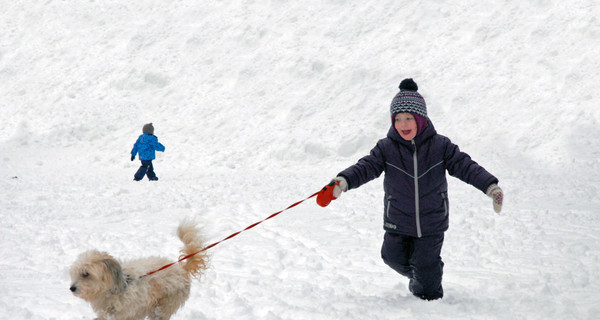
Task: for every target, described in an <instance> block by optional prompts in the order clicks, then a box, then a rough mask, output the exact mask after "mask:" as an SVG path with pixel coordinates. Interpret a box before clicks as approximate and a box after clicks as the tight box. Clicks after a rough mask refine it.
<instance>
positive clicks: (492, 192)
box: [486, 183, 504, 213]
mask: <svg viewBox="0 0 600 320" xmlns="http://www.w3.org/2000/svg"><path fill="white" fill-rule="evenodd" d="M486 194H487V195H488V197H490V198H492V200H493V201H494V211H496V213H500V211H502V200H504V193H502V189H500V187H498V185H497V184H495V183H494V184H492V185H490V186H489V187H488V189H487V192H486Z"/></svg>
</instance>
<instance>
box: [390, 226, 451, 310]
mask: <svg viewBox="0 0 600 320" xmlns="http://www.w3.org/2000/svg"><path fill="white" fill-rule="evenodd" d="M383 239H384V240H383V246H382V247H381V257H382V258H383V261H384V262H385V263H386V264H387V265H388V266H390V267H391V268H392V269H394V270H396V271H397V272H398V273H400V274H401V275H403V276H405V277H407V278H409V279H410V282H409V285H408V288H409V290H410V292H412V294H413V295H415V296H417V297H419V298H421V299H424V300H435V299H440V298H442V297H443V296H444V289H443V288H442V274H443V268H444V262H442V257H441V256H440V254H441V252H442V244H443V243H444V234H443V233H442V234H436V235H431V236H424V237H421V238H415V237H410V236H404V235H400V234H395V233H391V232H386V233H385V236H384V238H383Z"/></svg>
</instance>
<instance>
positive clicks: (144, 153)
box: [131, 133, 165, 160]
mask: <svg viewBox="0 0 600 320" xmlns="http://www.w3.org/2000/svg"><path fill="white" fill-rule="evenodd" d="M155 150H156V151H165V146H163V145H162V144H161V143H160V142H158V138H157V137H156V136H155V135H152V134H149V133H144V134H142V135H140V136H139V138H138V139H137V141H136V142H135V144H134V145H133V149H131V155H132V156H134V157H135V155H136V154H137V153H139V154H140V160H154V159H155V158H156V154H155V153H154V151H155Z"/></svg>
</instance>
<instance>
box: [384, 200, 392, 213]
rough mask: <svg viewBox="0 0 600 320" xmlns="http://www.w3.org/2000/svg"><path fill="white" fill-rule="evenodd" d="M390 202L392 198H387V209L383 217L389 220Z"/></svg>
mask: <svg viewBox="0 0 600 320" xmlns="http://www.w3.org/2000/svg"><path fill="white" fill-rule="evenodd" d="M391 201H392V196H391V195H390V196H388V197H387V209H386V210H385V216H386V217H387V218H388V219H389V218H390V202H391Z"/></svg>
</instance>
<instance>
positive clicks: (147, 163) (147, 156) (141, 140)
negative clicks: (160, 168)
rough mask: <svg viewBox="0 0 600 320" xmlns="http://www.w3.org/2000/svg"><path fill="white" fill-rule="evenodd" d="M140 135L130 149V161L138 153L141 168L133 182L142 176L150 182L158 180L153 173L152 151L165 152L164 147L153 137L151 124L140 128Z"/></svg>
mask: <svg viewBox="0 0 600 320" xmlns="http://www.w3.org/2000/svg"><path fill="white" fill-rule="evenodd" d="M142 133H143V134H142V135H140V136H139V137H138V139H137V141H136V142H135V144H134V145H133V149H131V161H133V160H134V159H135V155H136V154H138V153H139V155H140V160H141V161H142V166H141V167H140V168H139V169H138V171H137V172H136V173H135V175H134V177H133V180H135V181H140V180H142V179H143V178H144V175H147V176H148V179H149V180H150V181H156V180H158V177H157V176H156V174H155V173H154V166H153V165H152V160H154V159H155V158H156V154H155V152H154V151H165V146H163V145H162V144H161V143H160V142H158V138H157V137H156V136H155V135H154V126H152V123H147V124H145V125H144V126H143V127H142Z"/></svg>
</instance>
